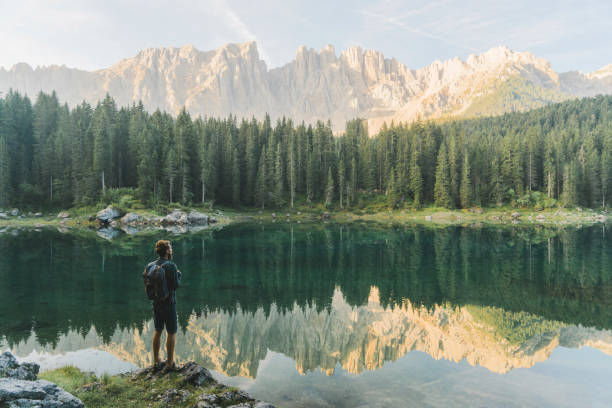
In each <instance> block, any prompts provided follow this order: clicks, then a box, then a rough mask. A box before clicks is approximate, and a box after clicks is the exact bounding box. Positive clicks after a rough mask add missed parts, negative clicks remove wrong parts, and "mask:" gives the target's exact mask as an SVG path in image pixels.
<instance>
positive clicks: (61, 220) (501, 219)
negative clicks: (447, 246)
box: [0, 207, 611, 239]
mask: <svg viewBox="0 0 612 408" xmlns="http://www.w3.org/2000/svg"><path fill="white" fill-rule="evenodd" d="M181 211H184V212H190V211H196V212H200V211H202V208H201V207H183V210H181ZM128 213H129V214H136V215H137V216H138V217H140V219H141V220H142V221H141V222H137V223H134V222H130V223H127V222H122V220H120V218H119V217H117V218H116V219H115V220H113V221H112V222H110V223H107V224H101V223H100V222H99V221H97V220H95V219H94V217H95V213H89V214H88V213H84V211H83V210H82V209H79V208H73V209H68V210H64V211H61V212H59V213H58V214H57V215H52V214H48V215H46V216H38V217H34V216H27V215H26V216H24V215H19V216H11V217H9V218H5V219H0V233H2V232H6V231H8V230H12V229H22V228H23V229H42V228H49V227H55V228H58V229H60V230H66V231H65V232H67V231H68V230H80V231H83V230H84V231H92V232H98V235H100V236H101V237H102V238H106V239H113V238H114V236H113V233H114V232H116V233H117V234H118V233H119V231H121V230H123V231H124V232H125V233H127V234H128V235H144V234H147V233H152V232H156V231H163V230H165V231H168V232H171V233H175V234H184V233H190V232H197V231H201V230H210V229H219V228H223V227H225V226H227V225H230V224H234V223H238V222H260V223H263V222H266V223H267V222H295V223H298V224H299V223H318V222H335V223H347V222H348V223H350V222H374V223H379V224H391V225H406V226H410V225H430V226H432V227H438V226H440V227H443V226H466V227H469V226H472V227H478V226H482V225H507V226H522V227H524V226H534V227H538V226H539V227H556V228H563V227H582V226H585V225H594V224H604V225H605V224H607V223H609V222H610V221H611V218H610V217H609V214H608V213H606V212H603V211H594V210H590V209H585V210H583V209H563V208H555V209H547V210H540V211H538V210H535V209H533V208H526V209H512V208H491V209H472V210H447V209H438V208H425V209H421V210H393V211H391V210H388V211H378V212H373V211H369V212H362V211H359V210H355V211H347V210H339V211H324V210H320V209H314V210H313V209H308V208H306V209H304V208H302V209H293V210H289V209H281V210H263V211H262V210H256V209H247V210H242V211H241V210H234V209H228V210H226V209H216V210H212V211H210V210H208V211H206V210H205V211H204V212H201V214H205V215H207V216H208V217H210V219H214V223H208V222H207V223H206V224H204V225H201V224H198V225H196V224H192V225H189V224H182V223H178V222H176V223H172V224H163V223H160V222H159V219H160V218H162V217H161V216H159V215H157V214H156V213H155V212H154V210H152V209H143V210H134V211H130V212H128ZM153 219H155V222H153V221H152V220H153Z"/></svg>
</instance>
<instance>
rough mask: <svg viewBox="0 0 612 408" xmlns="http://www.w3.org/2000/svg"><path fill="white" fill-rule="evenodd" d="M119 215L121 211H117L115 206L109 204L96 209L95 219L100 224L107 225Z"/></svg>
mask: <svg viewBox="0 0 612 408" xmlns="http://www.w3.org/2000/svg"><path fill="white" fill-rule="evenodd" d="M120 215H121V213H120V212H119V210H118V209H117V208H115V207H112V206H110V205H109V206H108V207H106V208H105V209H103V210H100V211H98V213H97V214H96V219H97V220H98V221H99V222H100V223H101V224H103V225H107V224H108V223H110V222H111V221H112V220H114V219H115V218H119V216H120Z"/></svg>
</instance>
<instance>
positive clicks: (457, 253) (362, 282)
mask: <svg viewBox="0 0 612 408" xmlns="http://www.w3.org/2000/svg"><path fill="white" fill-rule="evenodd" d="M162 237H166V235H164V234H163V233H161V232H156V233H152V234H151V235H149V236H147V237H134V236H126V235H121V234H120V235H119V237H118V239H116V240H114V241H111V242H109V241H107V240H103V239H100V238H99V237H97V236H96V234H95V233H91V234H83V233H81V234H79V235H77V234H70V233H68V234H63V233H59V232H56V231H53V230H42V231H19V232H18V233H16V234H3V235H0V262H1V263H2V265H10V266H11V267H10V268H0V279H1V280H2V282H3V284H2V285H0V298H2V299H3V303H4V304H5V305H6V307H5V308H4V309H3V313H0V348H1V349H4V348H10V349H12V350H13V351H15V352H16V353H17V354H18V355H20V356H24V355H27V354H30V353H31V352H33V351H34V350H36V351H37V352H43V351H46V352H49V353H60V352H68V351H75V350H82V349H88V348H96V349H101V350H105V351H108V352H110V353H112V354H113V355H115V356H116V357H118V358H120V359H122V360H124V361H129V362H132V363H135V364H137V365H146V364H150V358H151V357H150V343H151V336H152V322H151V311H150V305H149V304H148V303H147V301H146V299H145V297H144V293H143V290H142V281H141V278H140V274H141V271H142V268H143V265H144V264H145V263H146V262H147V261H149V260H150V258H151V257H152V246H153V243H154V242H155V240H157V239H159V238H162ZM171 239H172V240H173V243H174V249H175V257H176V259H175V261H176V262H177V264H178V265H179V267H180V268H181V270H182V271H183V272H184V286H183V287H182V288H181V289H180V291H179V293H178V311H179V323H180V326H181V330H182V334H180V337H179V338H180V340H179V341H178V343H177V353H178V356H179V357H180V358H181V359H195V360H197V361H199V362H201V363H203V364H205V365H207V366H208V367H210V368H212V369H213V370H215V371H217V372H218V373H219V374H220V375H226V376H229V377H236V376H239V377H245V378H258V376H259V373H261V370H262V364H264V365H265V364H268V363H267V362H268V361H277V362H278V361H280V360H279V358H280V357H279V356H282V358H289V359H290V360H291V361H293V364H294V366H295V367H296V369H297V372H298V373H300V374H304V373H316V372H319V371H321V372H322V373H323V374H327V375H334V377H335V376H336V374H337V373H340V372H341V373H348V374H351V375H353V374H360V375H365V374H366V373H368V372H377V371H385V370H383V369H384V368H385V367H386V366H387V365H389V364H391V365H393V364H394V363H391V362H398V363H399V360H402V361H404V362H403V363H401V364H406V363H405V361H407V360H406V359H405V358H406V356H408V355H413V353H409V352H411V351H421V352H424V353H426V354H427V355H429V356H431V358H433V359H434V361H435V360H439V364H443V363H442V361H446V362H449V363H451V364H458V367H459V366H461V365H462V364H468V366H473V367H483V368H486V370H488V371H489V372H494V373H507V374H505V375H506V376H508V375H509V373H511V372H513V371H517V372H518V371H520V370H516V369H519V368H526V367H532V366H534V364H536V363H538V362H542V361H545V360H547V359H548V358H549V357H550V356H551V354H554V353H555V351H554V350H555V349H558V350H561V349H565V348H568V349H578V348H581V347H583V346H589V347H591V348H595V349H598V350H600V352H603V353H605V354H608V355H610V354H612V333H611V331H610V329H612V307H611V306H612V305H611V304H612V268H610V265H611V261H612V245H611V244H610V242H609V240H610V233H609V232H608V231H606V228H605V227H602V226H596V227H590V228H582V229H565V230H548V229H537V228H504V227H500V226H496V227H481V228H462V227H446V228H427V227H419V226H415V227H380V226H376V225H362V224H349V225H339V224H338V225H336V224H326V225H304V224H302V225H295V224H289V223H288V224H274V225H270V224H268V225H255V224H238V225H233V226H230V227H227V228H225V229H222V230H218V231H201V232H199V233H197V234H188V235H182V236H175V237H171ZM600 354H601V353H600ZM601 355H602V356H605V355H604V354H601ZM606 358H608V357H607V356H606ZM413 359H414V357H411V358H409V359H408V360H410V361H412V360H413ZM281 360H282V359H281ZM283 361H284V360H283ZM278 364H281V363H278ZM282 364H285V363H284V362H283V363H282ZM401 364H400V365H401ZM444 364H446V363H444ZM415 369H418V368H415ZM429 369H430V370H432V368H429ZM610 369H612V367H610ZM390 370H391V371H392V370H393V369H388V370H386V371H390ZM608 371H610V370H608ZM287 378H288V377H287ZM364 378H365V377H364ZM508 378H510V377H508ZM547 378H549V377H547ZM264 380H265V379H264ZM262 381H263V380H262ZM295 381H297V380H295ZM262 398H263V396H262ZM321 406H323V405H321ZM347 406H350V405H347Z"/></svg>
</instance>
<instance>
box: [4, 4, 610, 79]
mask: <svg viewBox="0 0 612 408" xmlns="http://www.w3.org/2000/svg"><path fill="white" fill-rule="evenodd" d="M611 21H612V1H610V0H600V1H589V0H582V1H573V0H572V1H570V0H553V1H551V0H529V1H525V0H514V1H496V0H484V1H480V0H479V1H471V0H461V1H455V0H428V1H395V0H378V1H376V0H374V1H364V0H347V1H344V0H326V1H325V0H324V1H315V0H310V1H294V0H270V1H265V0H246V1H244V0H172V1H167V0H131V1H130V0H123V1H120V0H104V1H100V0H95V1H90V0H19V1H15V0H0V66H2V67H5V68H9V67H11V66H13V65H14V64H15V63H18V62H26V63H28V64H30V65H32V66H37V65H50V64H58V65H67V66H69V67H73V68H81V69H87V70H93V69H99V68H105V67H108V66H110V65H112V64H113V63H115V62H117V61H119V60H120V59H122V58H129V57H131V56H134V55H136V54H137V53H138V52H139V51H140V50H142V49H145V48H151V47H160V46H181V45H186V44H191V45H193V46H194V47H196V48H198V49H200V50H203V51H205V50H210V49H214V48H218V47H220V46H222V45H223V44H225V43H229V42H245V41H256V42H257V46H258V50H259V55H260V57H261V58H262V59H264V60H265V61H266V63H267V66H268V67H270V68H271V67H277V66H281V65H283V64H285V63H287V62H289V61H290V60H292V59H293V58H294V57H295V53H296V50H297V49H298V47H300V46H301V45H306V46H307V47H308V48H314V49H320V48H323V47H325V46H326V45H327V44H331V45H333V46H334V47H335V50H336V53H337V54H339V53H340V52H341V51H342V50H344V49H346V48H347V47H349V46H355V45H358V46H361V47H362V48H363V49H375V50H378V51H381V52H383V54H384V55H385V57H387V58H396V59H397V60H398V61H400V62H402V63H404V64H406V65H407V66H408V67H410V68H413V69H416V68H421V67H423V66H425V65H428V64H430V63H431V62H433V61H435V60H442V61H443V60H446V59H450V58H454V57H460V58H462V59H465V58H467V56H469V55H470V54H474V53H476V54H478V53H482V52H484V51H486V50H488V49H489V48H491V47H495V46H499V45H505V46H508V47H510V48H511V49H513V50H515V51H530V52H533V53H534V54H535V55H537V56H539V57H543V58H545V59H547V60H548V61H549V62H550V63H551V65H552V67H553V69H555V70H556V71H558V72H565V71H569V70H579V71H582V72H590V71H594V70H596V69H599V68H601V67H603V66H605V65H608V64H610V63H612V29H611V28H612V23H611Z"/></svg>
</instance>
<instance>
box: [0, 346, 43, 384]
mask: <svg viewBox="0 0 612 408" xmlns="http://www.w3.org/2000/svg"><path fill="white" fill-rule="evenodd" d="M39 369H40V366H39V365H38V364H36V363H23V364H19V363H18V362H17V359H16V358H15V356H13V355H12V354H11V353H10V352H8V351H5V352H4V353H2V355H0V378H16V379H19V380H36V378H37V376H38V370H39Z"/></svg>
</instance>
